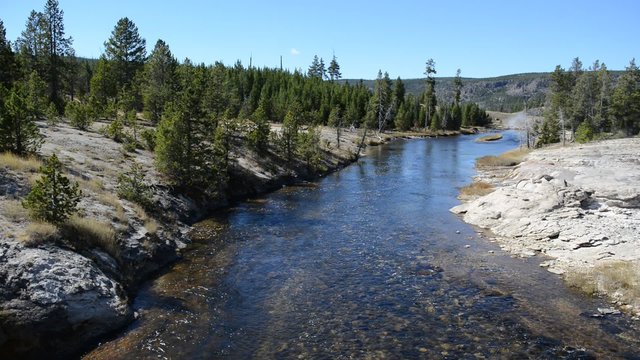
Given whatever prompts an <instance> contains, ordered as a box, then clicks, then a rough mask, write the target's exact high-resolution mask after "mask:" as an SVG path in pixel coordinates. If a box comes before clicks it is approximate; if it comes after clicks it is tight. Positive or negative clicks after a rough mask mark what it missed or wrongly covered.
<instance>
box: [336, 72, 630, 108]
mask: <svg viewBox="0 0 640 360" xmlns="http://www.w3.org/2000/svg"><path fill="white" fill-rule="evenodd" d="M621 73H622V72H620V71H612V72H611V75H612V78H613V80H614V82H615V80H616V79H617V77H618V75H619V74H621ZM342 81H345V82H346V81H348V82H349V83H351V84H355V83H357V82H358V81H360V80H353V79H351V80H342ZM402 81H403V82H404V83H405V88H406V90H407V94H414V95H419V94H420V93H422V92H423V91H424V89H425V79H406V80H405V79H402ZM550 82H551V73H548V72H547V73H525V74H513V75H504V76H499V77H493V78H478V79H476V78H462V83H463V88H462V101H464V102H475V103H477V104H478V105H480V106H481V107H483V108H485V109H487V110H493V111H502V112H516V111H520V110H522V109H524V105H525V102H526V103H527V106H528V107H529V108H534V107H540V106H542V105H543V104H544V101H545V97H546V94H547V92H548V91H549V85H550ZM364 84H365V85H366V86H367V87H369V88H371V89H373V84H374V80H364ZM453 93H454V88H453V77H441V78H436V94H437V96H438V100H439V101H443V100H444V101H447V102H450V101H451V99H453Z"/></svg>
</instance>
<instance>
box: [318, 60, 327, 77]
mask: <svg viewBox="0 0 640 360" xmlns="http://www.w3.org/2000/svg"><path fill="white" fill-rule="evenodd" d="M317 75H318V76H317V77H319V78H320V79H322V80H324V79H326V78H327V69H326V68H325V66H324V59H322V58H320V64H318V74H317Z"/></svg>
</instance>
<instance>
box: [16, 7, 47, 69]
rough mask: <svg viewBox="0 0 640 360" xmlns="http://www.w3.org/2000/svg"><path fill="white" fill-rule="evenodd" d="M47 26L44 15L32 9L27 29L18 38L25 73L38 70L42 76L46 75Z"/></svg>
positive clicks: (21, 62) (18, 48)
mask: <svg viewBox="0 0 640 360" xmlns="http://www.w3.org/2000/svg"><path fill="white" fill-rule="evenodd" d="M46 28H47V24H46V22H45V19H44V15H43V14H42V13H41V12H37V11H35V10H32V11H31V13H30V14H29V18H28V19H27V23H26V25H25V29H24V30H23V31H22V33H21V34H20V37H18V39H17V40H16V51H17V53H18V59H19V61H20V67H21V68H22V69H23V71H24V73H25V74H30V73H32V72H33V71H36V72H38V75H40V76H41V77H44V76H45V69H46V65H45V62H44V58H45V54H46V53H47V48H46V40H45V38H46Z"/></svg>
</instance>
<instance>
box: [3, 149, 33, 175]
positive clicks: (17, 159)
mask: <svg viewBox="0 0 640 360" xmlns="http://www.w3.org/2000/svg"><path fill="white" fill-rule="evenodd" d="M0 166H3V167H6V168H9V169H11V170H17V171H21V172H36V171H38V169H39V168H40V167H41V166H42V162H41V161H40V160H38V158H36V157H33V156H27V157H24V156H19V155H16V154H14V153H10V152H3V153H0Z"/></svg>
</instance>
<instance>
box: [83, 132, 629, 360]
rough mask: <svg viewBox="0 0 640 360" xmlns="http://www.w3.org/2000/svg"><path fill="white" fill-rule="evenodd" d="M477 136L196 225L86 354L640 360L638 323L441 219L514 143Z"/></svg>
mask: <svg viewBox="0 0 640 360" xmlns="http://www.w3.org/2000/svg"><path fill="white" fill-rule="evenodd" d="M476 137H477V136H460V137H451V138H439V139H421V140H406V141H396V142H393V143H391V144H389V145H385V146H383V147H377V148H373V149H371V150H370V152H369V153H368V155H367V156H366V157H365V158H363V159H361V160H360V162H359V163H357V164H353V165H351V166H349V167H347V168H346V169H343V170H342V171H340V172H337V173H334V174H331V175H329V176H327V177H326V178H324V179H322V180H320V181H319V182H317V183H316V184H307V185H303V186H293V187H286V188H283V189H282V190H280V191H277V192H275V193H272V194H270V195H267V196H265V197H263V198H259V199H255V200H251V201H248V202H245V203H242V204H239V205H237V206H235V207H233V208H231V209H228V210H226V211H224V212H223V213H221V214H219V215H218V216H215V217H213V218H211V219H208V220H206V221H204V222H202V223H201V224H198V225H197V226H196V231H195V232H194V236H193V238H194V244H193V245H192V247H191V249H190V250H189V251H187V252H186V253H185V256H184V259H183V260H181V261H180V262H179V263H177V264H175V265H174V266H173V267H172V268H171V269H170V270H169V271H168V272H167V273H166V274H164V275H162V276H160V277H159V278H158V279H156V280H154V281H153V282H151V283H149V284H148V285H147V286H146V287H144V288H143V289H142V290H141V291H140V293H139V294H138V296H137V298H136V299H135V302H134V307H135V308H136V311H138V312H139V314H140V315H141V316H140V319H139V320H137V321H136V322H134V323H133V324H132V325H131V326H130V327H129V328H128V329H126V331H124V332H123V333H122V334H120V335H119V336H118V337H117V338H114V339H112V340H111V341H108V342H106V343H104V344H102V345H101V346H99V347H98V348H96V349H95V350H93V351H92V352H90V353H89V354H88V355H87V358H97V359H98V358H103V359H119V358H122V359H128V358H135V359H140V358H173V359H182V358H188V359H201V358H221V357H224V358H232V359H248V358H258V359H264V358H278V359H280V358H286V359H288V358H319V359H335V358H376V359H377V358H394V359H395V358H450V359H475V358H480V359H482V358H491V359H493V358H509V359H511V358H542V359H546V358H568V359H590V358H604V359H610V358H627V359H640V350H639V349H640V340H639V339H640V331H639V329H638V328H639V324H637V323H634V322H633V321H631V320H629V319H628V318H627V317H625V316H607V317H593V316H592V315H593V314H596V313H597V312H598V311H597V308H598V307H607V304H605V303H604V302H603V301H602V300H598V299H589V298H586V297H584V296H581V295H580V294H577V293H574V292H572V291H571V290H570V289H567V288H566V287H565V286H564V285H563V283H562V281H561V279H560V278H559V277H558V276H557V275H554V274H551V273H549V272H547V271H545V270H544V269H541V268H540V267H539V265H538V264H539V261H540V260H539V259H537V258H533V259H527V260H525V259H517V258H512V257H510V256H509V255H507V254H505V253H504V252H502V251H501V250H500V249H499V248H498V247H497V246H496V245H495V244H492V243H490V242H489V241H487V240H486V239H485V238H484V237H483V236H482V235H480V234H479V233H477V232H476V231H477V229H474V228H472V227H470V226H468V225H467V224H465V223H463V222H462V221H461V220H459V219H458V218H457V217H456V216H455V215H453V214H451V213H450V212H449V211H448V209H449V208H451V207H452V206H454V205H456V204H458V200H456V195H457V193H458V189H459V188H460V187H461V186H463V185H465V184H467V183H469V182H470V181H471V177H472V176H473V174H474V169H473V165H474V159H475V158H476V157H478V156H482V155H486V154H498V153H501V152H504V151H506V150H508V149H510V148H514V147H516V146H517V145H518V136H517V134H515V133H512V132H507V133H505V137H504V139H503V140H500V141H497V142H494V143H476V142H475V141H474V140H475V138H476Z"/></svg>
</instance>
